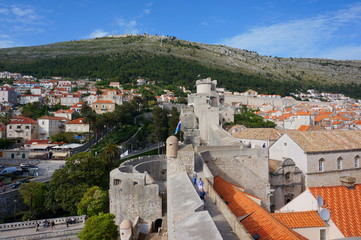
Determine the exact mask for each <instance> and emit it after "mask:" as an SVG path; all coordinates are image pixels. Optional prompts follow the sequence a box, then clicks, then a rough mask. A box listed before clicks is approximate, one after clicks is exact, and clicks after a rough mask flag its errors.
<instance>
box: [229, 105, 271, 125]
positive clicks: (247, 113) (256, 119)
mask: <svg viewBox="0 0 361 240" xmlns="http://www.w3.org/2000/svg"><path fill="white" fill-rule="evenodd" d="M234 123H236V124H241V125H244V126H245V127H248V128H274V127H276V124H275V123H274V122H271V121H268V120H266V121H265V120H264V119H263V117H261V116H258V115H257V114H255V113H254V112H253V111H252V110H249V109H247V107H246V106H244V107H243V108H242V112H241V114H235V115H234Z"/></svg>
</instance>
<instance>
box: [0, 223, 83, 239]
mask: <svg viewBox="0 0 361 240" xmlns="http://www.w3.org/2000/svg"><path fill="white" fill-rule="evenodd" d="M83 227H84V224H83V223H76V224H70V225H69V227H67V226H66V224H59V225H55V229H54V230H51V228H50V227H48V228H44V227H43V226H40V227H39V231H38V232H36V229H35V228H23V229H16V230H10V231H0V239H8V238H11V237H21V236H28V235H31V234H36V233H46V232H52V231H53V232H61V231H64V230H71V229H72V230H75V229H82V228H83Z"/></svg>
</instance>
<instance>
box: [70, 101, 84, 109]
mask: <svg viewBox="0 0 361 240" xmlns="http://www.w3.org/2000/svg"><path fill="white" fill-rule="evenodd" d="M82 106H83V102H78V103H76V104H74V105H73V106H71V108H80V107H82Z"/></svg>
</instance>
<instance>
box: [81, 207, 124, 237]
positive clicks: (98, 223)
mask: <svg viewBox="0 0 361 240" xmlns="http://www.w3.org/2000/svg"><path fill="white" fill-rule="evenodd" d="M114 218H115V216H114V215H113V214H110V213H99V215H95V216H92V217H90V218H89V219H88V220H87V221H86V222H85V226H84V228H83V230H81V232H80V233H79V235H78V237H79V238H80V240H116V239H118V238H119V232H118V227H117V225H115V222H114Z"/></svg>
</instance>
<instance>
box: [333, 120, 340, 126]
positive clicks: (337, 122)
mask: <svg viewBox="0 0 361 240" xmlns="http://www.w3.org/2000/svg"><path fill="white" fill-rule="evenodd" d="M340 123H342V121H336V122H333V123H332V124H333V125H338V124H340Z"/></svg>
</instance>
